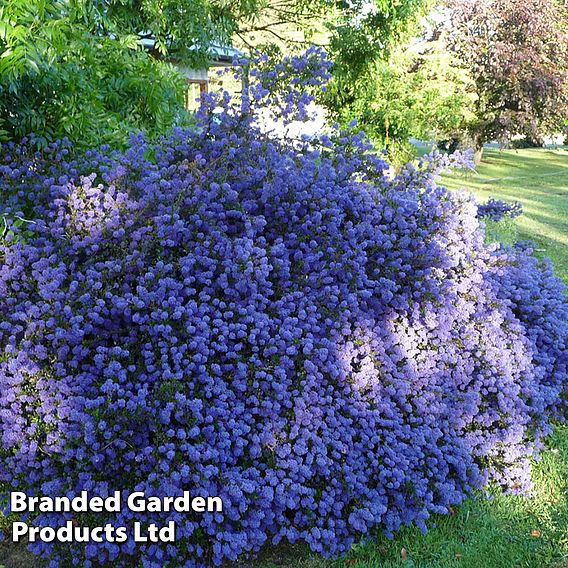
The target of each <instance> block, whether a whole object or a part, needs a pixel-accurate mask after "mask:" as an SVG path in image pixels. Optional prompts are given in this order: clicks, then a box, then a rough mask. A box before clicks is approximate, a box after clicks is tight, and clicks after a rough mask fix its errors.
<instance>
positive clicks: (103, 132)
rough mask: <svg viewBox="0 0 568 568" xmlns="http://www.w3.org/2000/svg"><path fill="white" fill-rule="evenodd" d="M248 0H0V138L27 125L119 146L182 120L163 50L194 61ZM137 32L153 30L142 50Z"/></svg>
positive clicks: (80, 141) (24, 131)
mask: <svg viewBox="0 0 568 568" xmlns="http://www.w3.org/2000/svg"><path fill="white" fill-rule="evenodd" d="M251 1H252V0H242V1H235V2H233V3H230V2H229V3H228V2H225V1H219V2H217V1H210V0H187V1H186V2H174V1H170V2H162V1H160V2H158V1H157V0H156V1H151V0H148V1H144V2H139V1H135V0H121V1H105V0H97V1H94V2H87V1H86V0H75V1H65V0H33V1H27V0H7V1H5V2H4V3H3V4H2V5H1V6H0V140H7V139H16V140H17V139H20V138H22V137H23V136H25V135H28V134H30V133H32V132H33V133H34V134H36V136H37V138H36V139H37V141H38V143H40V144H45V143H47V142H49V141H51V140H54V139H57V138H61V137H64V136H67V137H68V138H70V139H71V140H73V142H74V143H75V144H76V145H77V146H79V147H89V146H94V145H97V144H100V143H111V144H115V145H119V146H120V145H122V144H123V143H124V142H125V141H126V139H127V138H128V135H129V133H131V132H133V131H143V132H145V133H146V134H148V135H149V136H156V135H158V134H160V133H163V132H164V130H165V129H167V128H168V127H170V126H173V125H175V124H183V123H187V121H188V120H189V116H188V114H187V112H186V111H185V110H184V107H183V103H184V93H185V88H186V84H185V80H184V79H183V77H182V76H181V75H180V74H179V73H178V72H177V71H176V70H175V68H174V67H173V66H172V65H171V64H169V63H167V62H166V61H164V60H162V56H163V55H166V54H167V55H168V57H172V58H178V59H179V58H183V61H184V63H185V64H187V65H192V64H193V65H200V64H203V63H204V60H205V59H206V57H207V49H208V48H209V47H210V45H211V44H212V43H213V42H215V41H221V40H223V39H226V38H227V37H228V36H229V35H230V34H231V33H232V31H233V30H234V27H235V18H236V17H238V16H239V15H240V14H242V13H244V11H245V10H246V9H247V6H248V5H249V4H251ZM143 37H152V38H154V39H155V49H154V52H153V53H152V54H150V53H148V52H147V51H145V50H144V49H143V48H142V45H141V42H140V40H141V39H142V38H143Z"/></svg>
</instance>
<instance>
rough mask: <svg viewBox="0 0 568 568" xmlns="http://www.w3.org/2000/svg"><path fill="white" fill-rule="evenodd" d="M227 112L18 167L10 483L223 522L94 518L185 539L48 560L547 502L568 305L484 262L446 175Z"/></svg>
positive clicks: (2, 331) (7, 336)
mask: <svg viewBox="0 0 568 568" xmlns="http://www.w3.org/2000/svg"><path fill="white" fill-rule="evenodd" d="M251 88H252V87H251ZM251 100H252V98H251ZM225 102H226V103H227V104H226V108H225V110H224V111H223V112H221V113H215V114H211V113H209V114H208V113H207V112H205V111H204V112H203V113H202V117H201V121H202V122H201V124H200V125H199V127H198V128H197V129H195V130H194V131H177V132H175V133H174V134H173V135H172V136H171V137H169V138H167V139H165V140H163V141H162V142H161V143H160V144H159V145H158V146H157V147H150V146H149V145H148V144H147V143H146V142H145V141H144V140H143V139H142V138H135V139H133V141H132V144H131V147H130V148H129V149H128V151H126V152H125V153H124V154H115V153H112V152H110V151H108V150H106V149H104V150H103V151H98V152H94V151H93V152H90V153H88V154H87V155H85V156H83V157H81V158H72V157H71V156H70V154H69V148H68V146H67V145H66V144H65V143H62V144H56V145H53V146H51V147H50V148H49V150H48V151H47V153H46V154H42V155H40V154H36V153H33V152H32V151H31V150H30V147H29V146H26V145H25V144H24V145H21V146H13V145H12V146H6V147H5V148H4V149H3V156H2V162H1V164H2V165H0V188H1V191H0V207H1V211H2V213H3V214H4V218H5V219H7V220H8V221H7V222H8V223H11V230H12V231H13V232H14V234H15V235H16V236H17V237H18V238H17V239H12V240H10V241H9V242H7V241H4V242H2V243H1V244H0V258H1V264H0V436H1V438H0V482H4V483H5V484H7V485H8V486H10V487H12V488H14V489H19V490H25V491H27V492H28V493H29V494H30V495H52V496H53V495H69V496H73V495H75V494H78V493H79V492H80V491H81V490H87V491H88V492H89V493H90V494H92V495H102V496H105V495H107V494H109V493H110V492H112V491H114V490H116V489H120V490H122V491H124V492H132V491H144V492H145V493H146V495H148V496H172V495H181V493H182V491H184V490H189V491H190V492H191V494H192V495H194V496H220V497H221V498H222V499H223V502H224V511H223V512H222V513H215V514H205V515H204V514H187V513H183V514H182V513H176V512H168V513H132V512H130V511H129V510H128V509H127V508H123V510H122V511H121V512H120V513H106V514H101V515H98V516H95V517H93V516H92V515H91V516H89V515H86V514H85V515H82V514H75V515H74V521H76V522H77V523H78V524H83V525H92V524H96V525H103V524H105V523H106V522H110V523H112V524H113V525H115V526H130V525H131V524H132V523H133V521H135V520H136V521H141V522H143V523H146V522H148V523H149V522H156V523H159V524H165V523H166V522H168V521H170V520H173V521H175V522H176V523H177V527H178V532H177V537H178V539H177V542H176V543H174V544H168V545H158V544H153V543H138V544H137V543H134V542H133V541H128V542H127V543H125V544H121V545H120V547H119V546H118V545H117V544H115V543H109V542H104V543H100V544H98V543H87V544H85V543H75V544H72V545H68V544H66V545H61V544H59V545H58V544H57V543H50V544H34V545H32V549H33V551H34V552H35V553H37V554H41V555H43V556H44V557H46V558H49V559H50V560H51V564H50V566H53V567H57V566H64V565H68V564H75V565H82V566H85V567H87V568H88V567H89V566H99V565H104V564H105V562H107V563H109V564H110V563H111V564H112V565H113V566H118V567H120V566H130V565H133V563H135V562H138V563H139V564H141V565H142V566H144V567H145V568H154V567H155V568H161V567H162V566H172V567H176V568H177V567H180V568H181V567H188V568H189V567H196V566H211V565H220V564H221V563H223V562H234V561H236V560H237V559H242V558H247V557H253V556H254V555H255V554H256V553H257V552H258V551H259V550H260V548H261V547H263V546H265V545H267V544H268V545H270V544H276V543H278V542H280V541H289V542H298V541H303V542H306V543H307V544H308V545H309V546H310V548H311V549H312V550H313V551H317V552H321V553H323V554H325V555H336V554H340V553H343V552H345V551H346V550H347V549H348V548H349V546H350V545H351V544H352V543H354V542H355V541H357V540H358V539H360V538H363V537H365V536H366V535H368V534H369V532H370V531H371V530H374V529H375V528H379V529H380V530H383V531H385V532H386V533H387V534H392V533H393V532H394V531H396V530H397V529H399V527H401V525H405V524H409V523H412V522H414V523H416V524H417V525H418V526H420V527H422V528H425V527H426V522H427V520H428V518H429V517H430V515H431V514H433V513H444V512H447V510H448V507H450V506H452V505H455V504H457V503H460V502H461V501H462V500H463V499H464V498H465V496H466V495H467V494H468V493H469V492H470V491H471V490H472V489H474V488H479V487H482V486H484V485H485V484H486V483H487V482H489V481H491V480H495V481H497V482H498V483H501V484H503V485H505V486H507V487H509V488H511V489H516V490H523V489H525V488H526V487H527V484H528V482H529V479H528V477H527V476H528V473H529V469H528V460H529V459H530V458H531V456H533V455H534V452H535V451H536V450H538V449H539V448H540V446H541V444H542V439H543V436H545V435H546V434H547V433H548V432H549V431H550V418H551V417H552V416H556V417H559V418H564V417H565V400H566V385H567V384H568V371H567V365H568V347H567V345H568V328H567V325H568V324H567V321H568V302H567V300H566V296H565V290H564V287H563V285H562V284H561V282H560V281H559V280H558V279H556V278H555V277H554V276H553V274H552V271H551V269H550V266H549V265H547V264H542V263H540V262H539V261H537V260H535V259H534V258H533V257H531V256H530V255H529V254H526V252H523V251H518V250H516V249H515V250H504V249H503V250H502V249H498V248H496V247H495V246H494V245H492V246H487V245H485V244H484V235H483V230H482V229H481V228H480V226H479V222H478V220H477V218H476V212H477V207H476V204H475V202H474V201H473V199H472V198H471V197H470V196H469V195H468V194H466V193H453V192H449V191H447V190H446V189H444V188H442V187H439V186H438V185H437V183H436V181H435V179H436V177H435V174H436V171H437V167H438V166H437V165H436V164H437V163H438V162H437V158H433V159H430V160H426V161H425V162H424V164H422V165H421V166H419V167H417V168H408V169H405V170H403V171H402V172H401V173H400V174H399V175H398V176H397V177H395V178H394V179H393V180H390V179H389V178H387V177H386V176H385V174H384V171H385V169H386V167H387V165H386V164H385V163H384V162H383V161H382V160H381V159H380V158H379V157H377V155H376V154H375V153H374V152H373V151H372V150H371V149H370V148H369V146H368V144H367V142H366V141H365V139H364V137H362V136H360V135H357V134H353V133H351V132H341V131H338V132H334V133H333V134H330V135H329V136H328V137H323V138H322V139H321V140H320V141H319V143H315V141H313V140H312V141H310V143H309V144H308V143H307V142H306V143H305V144H302V143H294V144H287V143H285V142H283V141H279V140H274V139H271V138H270V137H269V136H268V135H264V134H262V133H261V132H260V131H259V130H258V129H256V128H255V127H254V123H253V120H252V119H250V118H249V116H248V115H246V114H242V113H241V112H240V111H236V110H232V108H231V105H230V104H229V101H228V99H227V98H226V99H225ZM215 104H218V101H217V102H216V103H215ZM443 165H444V164H442V166H443ZM16 216H20V217H24V218H25V219H29V220H31V221H33V224H27V225H26V226H25V231H26V233H25V235H24V234H23V230H24V228H22V227H19V226H17V225H16V224H15V223H12V221H10V220H11V219H15V218H16ZM66 518H67V517H66V516H65V515H64V514H56V515H54V514H47V513H42V514H39V515H38V516H37V517H36V518H34V519H33V522H34V523H35V524H37V525H45V524H49V525H51V526H58V525H59V524H61V525H62V524H64V522H65V520H66Z"/></svg>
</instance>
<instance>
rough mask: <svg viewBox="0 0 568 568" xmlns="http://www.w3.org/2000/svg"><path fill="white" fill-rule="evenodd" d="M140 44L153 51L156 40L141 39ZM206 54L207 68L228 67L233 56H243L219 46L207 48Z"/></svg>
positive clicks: (240, 52) (241, 53) (197, 47)
mask: <svg viewBox="0 0 568 568" xmlns="http://www.w3.org/2000/svg"><path fill="white" fill-rule="evenodd" d="M140 43H141V44H142V46H143V47H144V49H147V50H148V51H153V50H154V47H155V45H156V40H155V39H154V38H151V37H150V38H148V37H146V38H142V39H141V40H140ZM189 49H190V50H193V51H196V50H198V49H199V46H198V45H193V46H191V47H190V48H189ZM207 54H208V55H209V57H210V62H209V67H223V66H225V65H230V64H231V63H232V62H233V59H234V58H235V56H239V55H243V52H242V51H239V50H238V49H235V48H234V47H232V46H230V45H221V44H215V43H214V44H211V45H210V46H209V47H208V48H207Z"/></svg>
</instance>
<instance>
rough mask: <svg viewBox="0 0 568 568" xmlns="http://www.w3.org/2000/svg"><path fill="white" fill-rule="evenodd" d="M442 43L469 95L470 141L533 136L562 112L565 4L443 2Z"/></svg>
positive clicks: (566, 113)
mask: <svg viewBox="0 0 568 568" xmlns="http://www.w3.org/2000/svg"><path fill="white" fill-rule="evenodd" d="M448 7H449V20H448V25H449V28H450V30H451V34H452V35H451V38H450V42H449V46H450V49H451V50H452V51H453V53H455V54H456V56H457V57H458V58H459V60H460V61H461V62H462V64H463V65H464V66H465V67H466V68H467V69H468V71H469V73H470V75H471V77H472V79H473V81H474V84H475V91H476V94H477V99H476V101H477V102H476V105H475V113H476V116H477V121H475V122H474V123H472V125H471V128H470V134H471V135H472V137H473V138H474V142H475V143H476V144H477V146H478V147H480V146H481V144H483V142H485V141H487V140H491V139H495V138H496V139H499V140H504V141H507V140H509V139H510V138H511V137H512V136H514V135H516V134H524V135H526V136H529V137H531V138H533V139H539V138H541V137H542V136H543V135H546V134H549V133H551V132H553V131H554V130H555V129H557V128H558V127H559V124H561V123H562V121H563V120H564V119H566V117H568V96H567V95H568V93H567V91H566V82H567V79H568V36H567V34H566V29H567V24H568V7H567V6H566V4H561V3H560V2H557V1H556V0H523V1H522V2H521V1H519V0H449V1H448Z"/></svg>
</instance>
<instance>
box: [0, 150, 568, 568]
mask: <svg viewBox="0 0 568 568" xmlns="http://www.w3.org/2000/svg"><path fill="white" fill-rule="evenodd" d="M445 182H446V183H447V185H448V186H449V187H452V188H459V187H464V186H467V187H468V188H471V189H472V190H473V191H474V192H475V193H476V195H477V196H478V198H479V200H480V201H485V200H486V199H488V198H489V197H494V198H501V199H505V200H519V201H521V202H522V203H523V207H524V210H525V214H524V215H523V216H522V217H520V218H518V219H517V220H515V221H514V222H511V223H504V224H501V225H499V226H497V227H491V230H492V232H493V233H495V232H497V233H499V235H500V236H501V237H502V238H504V239H506V240H512V239H513V238H516V237H518V238H521V239H532V240H534V241H535V242H536V243H537V246H538V249H539V254H546V255H548V256H550V257H551V258H552V259H553V260H554V262H555V266H556V270H557V272H558V274H559V275H561V276H562V277H563V278H564V279H565V280H566V281H567V282H568V151H563V150H557V151H552V150H520V151H505V152H499V151H497V150H490V151H488V152H487V153H486V156H485V163H483V164H482V165H481V166H480V167H479V168H478V170H477V172H476V173H468V174H465V175H464V174H460V175H454V176H450V177H447V178H446V179H445ZM534 480H535V483H536V494H535V496H534V497H532V498H524V497H506V496H502V495H493V496H492V498H491V499H487V498H485V497H486V496H481V495H480V496H479V497H478V498H477V499H470V500H468V501H467V502H466V503H465V504H464V505H462V506H461V507H457V508H456V509H455V511H453V514H451V515H446V516H442V517H437V518H435V519H433V520H432V523H431V528H430V531H429V532H428V534H426V535H422V534H421V533H420V532H419V531H418V530H416V529H414V528H410V529H404V530H403V531H401V532H400V533H399V534H398V535H397V537H396V538H395V539H394V540H392V541H389V540H387V539H386V538H385V537H384V536H382V535H375V537H376V538H375V539H374V540H373V541H372V542H369V543H367V544H361V545H358V546H356V547H355V548H354V549H353V551H352V552H351V553H350V554H349V555H348V556H347V557H345V558H343V559H340V560H336V561H326V560H323V559H321V558H320V557H318V556H316V555H313V554H310V553H309V552H308V551H307V550H306V548H305V547H278V548H277V549H275V550H266V551H265V554H264V555H263V557H262V559H261V560H257V561H254V562H252V563H251V564H250V565H249V567H248V568H276V567H280V568H339V567H344V566H345V567H350V568H393V567H403V568H418V567H420V568H568V427H558V428H557V429H556V431H555V434H554V436H553V437H552V438H551V439H550V440H549V448H548V449H547V451H546V452H545V453H544V455H543V458H542V460H541V461H540V462H539V463H537V464H535V467H534ZM2 564H5V566H6V568H16V567H21V568H33V566H34V564H32V561H31V560H30V558H29V557H28V556H27V555H24V554H22V551H21V550H14V548H10V549H7V548H2V547H1V546H0V566H1V565H2ZM35 566H37V564H36V565H35Z"/></svg>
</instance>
